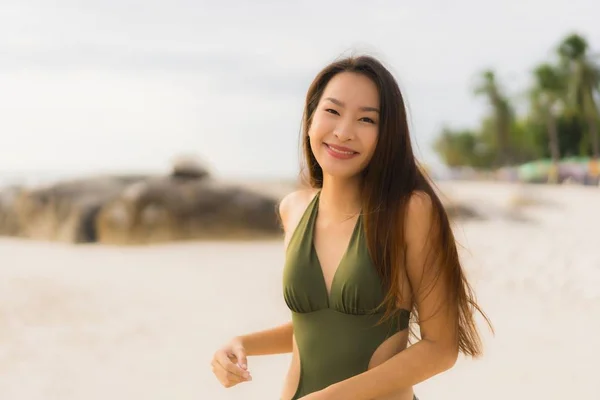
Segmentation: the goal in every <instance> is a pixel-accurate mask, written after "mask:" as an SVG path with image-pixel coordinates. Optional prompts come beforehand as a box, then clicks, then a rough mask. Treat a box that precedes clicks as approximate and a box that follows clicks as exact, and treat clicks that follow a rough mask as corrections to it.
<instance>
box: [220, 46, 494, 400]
mask: <svg viewBox="0 0 600 400" xmlns="http://www.w3.org/2000/svg"><path fill="white" fill-rule="evenodd" d="M302 135H303V140H302V142H303V151H304V155H305V161H306V164H307V165H306V166H307V170H308V177H309V181H310V187H311V188H310V189H307V190H300V191H297V192H294V193H291V194H289V195H287V196H286V197H285V198H284V199H283V200H282V201H281V203H280V207H279V212H280V217H281V221H282V225H283V228H284V231H285V235H284V243H285V247H286V261H285V265H284V270H283V294H284V298H285V302H286V304H287V306H288V307H289V309H290V311H291V314H292V318H291V321H290V322H288V323H286V324H283V325H281V326H278V327H275V328H272V329H269V330H264V331H260V332H255V333H250V334H247V335H242V336H239V337H236V338H234V339H232V340H231V341H230V342H229V343H227V344H226V345H225V346H223V347H222V348H221V349H219V350H218V351H217V352H216V353H215V354H214V357H213V360H212V363H211V364H212V369H213V372H214V374H215V375H216V376H217V378H218V379H219V381H220V382H221V383H222V384H223V385H224V386H225V387H231V386H233V385H236V384H238V383H240V382H245V381H249V380H251V379H252V378H251V376H250V373H249V371H248V367H247V357H248V356H254V355H266V354H280V353H288V352H292V362H291V365H290V368H289V371H288V373H287V377H286V380H285V383H284V387H283V391H282V394H281V399H283V400H290V399H293V400H295V399H303V400H334V399H343V400H347V399H353V400H354V399H355V400H359V399H394V400H411V399H413V397H414V394H413V389H412V387H413V385H415V384H417V383H419V382H422V381H424V380H426V379H428V378H430V377H432V376H434V375H436V374H439V373H441V372H443V371H445V370H448V369H449V368H451V367H452V366H453V365H454V363H455V361H456V359H457V357H458V354H459V353H463V354H465V355H469V356H479V355H480V354H481V341H480V337H479V334H478V331H477V328H476V324H475V321H474V319H473V310H477V311H479V312H481V310H480V309H479V307H478V306H477V304H476V303H475V301H474V296H473V292H472V290H471V287H470V285H469V284H468V282H467V280H466V279H465V276H464V274H463V271H462V268H461V265H460V262H459V258H458V254H457V249H456V245H455V242H454V237H453V234H452V231H451V229H450V226H449V222H448V217H447V214H446V212H445V211H444V208H443V207H442V204H441V203H440V200H439V199H438V197H437V196H436V194H435V192H434V190H433V189H432V186H431V184H430V183H429V182H428V181H427V179H426V178H425V176H424V174H423V172H422V171H421V170H420V169H419V167H418V165H417V162H416V160H415V157H414V155H413V151H412V148H411V142H410V136H409V130H408V124H407V118H406V112H405V107H404V102H403V99H402V95H401V93H400V90H399V88H398V85H397V83H396V81H395V79H394V78H393V76H392V75H391V74H390V72H389V71H388V70H387V69H386V68H385V67H384V66H383V65H382V64H381V63H380V62H379V61H377V60H376V59H374V58H372V57H366V56H362V57H349V58H345V59H342V60H339V61H337V62H334V63H332V64H330V65H328V66H327V67H325V68H324V69H323V70H322V71H321V72H320V73H319V74H318V75H317V77H316V78H315V80H314V81H313V83H312V85H311V86H310V88H309V91H308V94H307V97H306V104H305V113H304V118H303V131H302ZM411 314H412V316H413V319H414V321H416V323H418V325H419V329H420V337H421V339H420V340H419V341H418V342H417V343H414V344H412V345H411V346H410V347H408V348H407V343H408V336H409V318H410V315H411ZM482 315H484V314H483V313H482ZM484 317H485V315H484ZM486 320H487V318H486ZM488 323H489V321H488Z"/></svg>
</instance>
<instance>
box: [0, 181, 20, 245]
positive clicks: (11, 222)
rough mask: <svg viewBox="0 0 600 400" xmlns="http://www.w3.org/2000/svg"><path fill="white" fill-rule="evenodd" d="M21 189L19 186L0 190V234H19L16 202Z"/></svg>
mask: <svg viewBox="0 0 600 400" xmlns="http://www.w3.org/2000/svg"><path fill="white" fill-rule="evenodd" d="M22 190H23V189H22V188H21V187H19V186H9V187H6V188H3V189H2V190H0V236H21V226H20V223H19V218H18V216H17V213H16V204H17V199H18V198H19V196H20V194H21V192H22Z"/></svg>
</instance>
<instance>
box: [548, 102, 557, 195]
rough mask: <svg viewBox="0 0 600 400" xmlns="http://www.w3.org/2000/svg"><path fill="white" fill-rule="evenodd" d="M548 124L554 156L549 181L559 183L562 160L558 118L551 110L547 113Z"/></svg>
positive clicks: (550, 144)
mask: <svg viewBox="0 0 600 400" xmlns="http://www.w3.org/2000/svg"><path fill="white" fill-rule="evenodd" d="M546 124H547V127H548V146H549V147H550V155H551V156H552V170H551V171H550V174H549V176H548V181H549V183H557V182H558V180H559V176H558V163H559V161H560V147H559V145H558V129H557V127H556V120H555V119H554V116H553V115H552V112H551V111H550V110H548V112H547V113H546Z"/></svg>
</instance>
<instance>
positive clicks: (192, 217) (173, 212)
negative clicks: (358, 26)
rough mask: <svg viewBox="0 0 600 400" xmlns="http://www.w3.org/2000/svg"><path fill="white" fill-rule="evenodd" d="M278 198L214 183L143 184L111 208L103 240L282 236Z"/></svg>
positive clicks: (101, 220)
mask: <svg viewBox="0 0 600 400" xmlns="http://www.w3.org/2000/svg"><path fill="white" fill-rule="evenodd" d="M277 204H278V202H277V200H276V199H275V198H274V197H271V196H266V195H263V194H260V193H258V192H254V191H252V190H249V189H244V188H242V187H240V186H234V185H225V184H222V183H219V182H216V181H214V180H211V179H194V180H180V179H173V178H172V177H165V178H157V179H152V180H147V181H144V182H138V183H136V184H134V185H131V186H129V187H127V188H126V189H125V190H123V192H122V193H121V195H120V196H118V197H117V198H115V199H113V200H111V201H110V202H108V203H107V204H105V205H104V206H103V207H102V209H101V210H100V212H99V213H98V216H97V232H98V238H97V239H98V241H99V242H101V243H110V244H142V243H157V242H165V241H176V240H190V239H240V238H241V239H251V238H265V237H270V236H278V235H280V234H281V227H280V224H279V220H278V215H277V212H276V211H277Z"/></svg>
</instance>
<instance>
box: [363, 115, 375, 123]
mask: <svg viewBox="0 0 600 400" xmlns="http://www.w3.org/2000/svg"><path fill="white" fill-rule="evenodd" d="M360 120H361V121H365V122H368V123H369V124H374V123H375V121H373V120H372V119H371V118H369V117H364V118H361V119H360Z"/></svg>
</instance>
